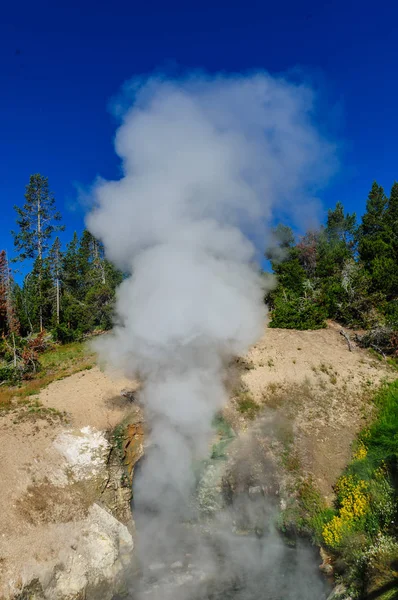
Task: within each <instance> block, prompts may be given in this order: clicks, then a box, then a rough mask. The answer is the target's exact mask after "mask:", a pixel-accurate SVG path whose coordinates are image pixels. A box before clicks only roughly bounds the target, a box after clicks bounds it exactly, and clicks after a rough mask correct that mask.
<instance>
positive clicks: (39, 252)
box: [37, 185, 43, 333]
mask: <svg viewBox="0 0 398 600" xmlns="http://www.w3.org/2000/svg"><path fill="white" fill-rule="evenodd" d="M37 255H38V258H39V320H40V333H41V332H42V331H43V300H42V289H41V287H42V277H43V272H42V271H43V262H42V258H43V248H42V239H41V198H40V185H39V186H38V189H37Z"/></svg>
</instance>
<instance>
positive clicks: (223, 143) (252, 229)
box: [87, 73, 334, 598]
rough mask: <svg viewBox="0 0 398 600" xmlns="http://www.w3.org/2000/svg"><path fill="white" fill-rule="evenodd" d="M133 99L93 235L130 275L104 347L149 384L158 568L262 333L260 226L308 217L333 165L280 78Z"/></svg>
mask: <svg viewBox="0 0 398 600" xmlns="http://www.w3.org/2000/svg"><path fill="white" fill-rule="evenodd" d="M126 90H127V91H126V94H125V97H124V98H123V102H122V104H123V105H127V106H128V107H127V109H126V110H124V111H123V114H122V123H121V125H120V128H119V129H118V131H117V135H116V143H115V146H116V152H117V153H118V155H119V156H120V157H121V160H122V169H123V172H122V177H121V179H120V180H118V181H103V180H100V181H99V182H97V184H96V185H95V188H94V195H95V207H94V208H93V210H92V212H91V214H90V215H89V216H88V219H87V224H88V227H89V229H90V231H91V232H92V233H93V234H94V235H95V236H96V237H98V238H100V239H101V240H102V241H103V243H104V245H105V249H106V253H107V256H108V258H109V259H110V260H111V261H113V262H114V263H115V265H117V266H118V267H119V268H121V269H122V270H123V271H124V272H125V273H127V274H128V278H127V279H126V280H125V281H124V282H123V283H122V285H121V286H120V288H119V290H118V296H117V308H116V324H115V327H114V330H113V333H112V334H111V335H110V336H107V338H106V339H104V340H101V341H100V343H99V345H98V347H99V349H100V352H101V353H102V355H103V357H104V358H105V359H106V360H107V362H108V363H110V364H111V365H115V366H116V367H118V368H120V367H122V368H123V369H124V371H125V372H126V374H127V375H128V376H131V377H132V376H135V375H137V374H138V375H139V376H140V378H141V380H142V381H143V390H142V401H143V403H144V405H145V409H146V418H147V421H148V424H149V428H150V432H151V433H150V436H151V440H150V449H149V451H148V453H147V456H146V460H145V463H144V465H143V467H142V469H141V470H140V473H139V475H138V476H137V481H136V483H135V507H136V514H135V516H136V519H137V529H138V551H139V553H140V554H141V555H142V556H143V557H144V558H145V560H146V561H147V562H150V561H153V560H156V558H157V556H160V555H163V556H164V555H165V554H170V553H173V552H174V551H177V550H178V549H179V548H181V546H182V544H183V543H185V538H184V536H187V535H188V534H187V533H186V532H185V533H183V532H182V531H181V530H182V529H183V528H182V527H181V526H180V524H181V523H182V522H184V521H185V520H186V519H187V518H189V517H191V516H192V510H193V509H192V503H191V502H190V498H191V493H192V488H193V485H194V483H195V482H194V475H193V469H192V464H193V462H194V461H196V460H198V459H201V458H203V457H204V456H206V455H207V454H208V444H209V439H210V435H211V422H212V418H213V416H214V414H215V413H216V411H217V410H218V409H220V407H222V405H223V404H224V402H225V399H226V398H225V391H224V386H223V369H224V366H225V364H226V362H227V361H229V360H230V358H231V357H232V356H234V355H236V354H241V353H243V352H245V351H246V350H247V348H248V347H249V346H250V345H251V344H252V343H253V342H255V341H256V339H257V338H258V336H259V335H260V334H261V333H262V328H263V324H264V316H265V307H264V303H263V297H264V289H263V283H262V278H261V276H260V275H259V267H258V265H256V263H255V258H256V246H257V250H258V251H259V252H262V249H263V247H264V245H265V237H264V224H265V223H267V222H269V220H270V216H271V214H274V212H273V211H275V210H277V211H284V212H287V211H289V212H290V214H292V215H293V218H294V215H296V216H297V215H299V216H300V217H301V218H303V215H304V216H305V214H306V207H307V206H309V205H310V204H311V203H312V199H313V196H314V194H315V193H316V189H317V188H318V186H319V185H322V184H323V183H325V180H326V179H327V177H328V176H329V174H330V171H331V168H332V165H333V163H334V159H333V148H332V147H331V145H329V144H328V143H327V142H326V141H325V140H324V139H322V137H321V135H320V134H319V132H318V131H317V129H316V128H315V126H314V124H313V119H312V110H313V94H312V92H311V90H310V89H309V88H308V87H306V86H303V85H296V84H293V83H290V82H288V81H287V80H285V79H282V78H275V77H272V76H270V75H268V74H266V73H257V74H250V75H247V76H241V75H237V76H224V75H219V76H211V77H210V76H205V75H195V76H192V77H187V78H184V79H180V80H169V79H167V78H163V77H154V78H148V79H145V80H144V79H140V80H135V81H133V82H132V83H131V84H129V85H128V86H127V87H126ZM120 112H122V111H121V109H120V108H119V113H120ZM307 214H308V212H307ZM257 242H258V244H257ZM190 535H193V534H192V533H191V534H190ZM190 543H191V545H192V539H191V540H190ZM198 551H199V550H198ZM204 554H205V553H204ZM209 562H211V561H209ZM162 597H163V598H164V597H166V594H165V593H164V594H163V595H162Z"/></svg>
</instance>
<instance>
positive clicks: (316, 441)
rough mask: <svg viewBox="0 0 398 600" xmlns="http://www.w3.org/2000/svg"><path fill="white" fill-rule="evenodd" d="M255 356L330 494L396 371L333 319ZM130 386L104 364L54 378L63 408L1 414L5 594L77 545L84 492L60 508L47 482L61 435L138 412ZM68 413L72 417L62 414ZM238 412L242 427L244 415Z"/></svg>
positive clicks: (271, 399)
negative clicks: (375, 395)
mask: <svg viewBox="0 0 398 600" xmlns="http://www.w3.org/2000/svg"><path fill="white" fill-rule="evenodd" d="M247 359H248V360H247V368H246V369H244V371H243V374H242V380H243V382H244V383H245V384H246V386H247V387H248V388H249V390H250V391H251V393H252V395H253V397H254V399H255V400H256V401H257V402H258V403H259V404H260V405H261V407H262V409H263V410H264V411H266V410H269V411H276V412H278V411H279V412H280V413H281V414H283V415H284V416H285V417H286V419H288V420H289V421H290V423H291V425H292V431H293V433H294V439H295V451H297V453H298V456H299V459H300V461H301V464H302V466H303V467H304V469H306V470H307V471H308V472H309V473H311V474H312V475H313V476H314V478H315V480H316V482H317V483H318V485H319V488H320V489H321V491H322V492H323V493H324V495H325V496H330V495H331V493H332V487H331V486H332V485H333V483H334V482H335V480H336V478H337V477H338V476H339V474H340V472H341V470H342V469H343V468H344V466H345V464H346V463H347V461H348V459H349V456H350V453H351V443H352V441H353V439H354V437H355V435H356V433H357V432H358V430H359V429H360V428H361V427H362V426H363V423H364V422H365V419H366V418H367V416H368V415H369V414H370V412H371V403H369V401H368V398H369V392H370V391H372V390H373V388H374V387H375V386H376V385H378V384H379V383H380V381H381V380H382V379H383V378H387V379H388V378H391V379H392V378H393V377H394V373H392V372H391V371H390V370H389V368H388V367H387V366H386V365H385V363H383V362H380V361H378V360H377V359H375V358H373V357H372V356H371V355H369V354H368V353H367V352H365V351H363V350H360V349H355V350H354V351H353V352H349V351H348V347H347V343H346V341H345V340H344V338H343V337H342V336H341V335H339V328H338V327H337V326H335V325H333V324H331V325H330V326H329V328H328V329H325V330H320V331H304V332H298V331H287V330H275V329H274V330H272V329H270V330H267V331H266V332H265V335H264V337H263V338H262V339H261V340H260V341H259V342H258V343H257V344H256V345H255V346H254V347H253V348H252V349H251V350H250V352H249V354H248V357H247ZM125 387H129V388H131V383H129V382H128V381H127V380H124V379H123V378H119V379H110V378H109V377H108V376H106V375H104V374H103V373H102V372H101V371H100V370H99V369H98V368H97V367H96V368H93V369H91V370H87V371H82V372H80V373H77V374H75V375H72V376H70V377H68V378H66V379H64V380H61V381H57V382H54V383H52V384H50V385H49V386H48V388H46V389H45V390H43V391H42V392H41V393H40V394H39V397H38V399H39V400H40V402H41V403H42V404H43V405H44V407H45V408H46V409H47V410H48V409H55V410H56V411H59V413H58V412H54V410H52V411H49V412H48V413H46V414H45V415H41V414H33V415H31V414H30V413H26V412H25V413H23V418H21V415H20V413H19V412H18V410H17V409H16V411H15V412H13V413H7V414H5V415H3V416H0V436H1V443H0V476H1V486H0V506H1V511H0V598H1V597H2V594H4V596H5V597H7V595H6V590H7V585H8V583H9V582H10V581H11V580H13V581H14V583H15V580H17V579H18V578H19V577H20V574H21V572H23V568H24V567H25V566H26V565H28V564H29V562H30V561H31V560H37V561H43V560H47V559H48V557H51V556H56V555H57V553H58V554H59V553H62V548H63V546H65V544H72V545H73V537H74V535H75V534H77V531H78V528H79V508H78V507H79V506H81V501H82V498H81V497H80V496H79V493H80V492H79V490H76V497H75V495H74V494H75V492H74V491H72V492H71V491H69V492H68V494H69V495H68V497H67V498H66V499H65V498H64V499H61V500H62V502H60V504H61V505H63V506H64V507H65V506H66V507H67V508H66V509H65V510H61V509H60V508H59V507H58V498H57V493H58V492H59V490H58V488H57V490H58V491H57V493H55V492H54V488H51V490H50V488H48V489H47V488H46V486H48V485H49V486H51V485H54V482H55V483H56V477H57V473H59V470H60V468H62V465H63V462H62V461H63V460H64V458H63V457H62V456H61V454H60V453H57V451H55V450H54V440H55V439H56V438H57V437H58V436H59V435H60V434H61V433H62V432H64V431H65V430H66V429H75V430H76V429H79V428H82V427H85V426H88V425H89V426H91V427H93V428H96V429H98V430H106V429H110V428H112V427H114V426H115V425H117V424H118V423H119V422H120V421H121V420H122V419H123V417H124V416H125V415H127V414H128V412H129V411H130V410H131V406H129V402H128V400H126V399H125V398H123V397H122V396H121V394H120V393H121V390H122V389H123V388H125ZM31 400H33V401H34V398H32V399H31ZM233 405H234V400H232V401H231V406H233ZM63 411H66V413H67V416H68V418H69V422H68V423H65V422H64V421H63V420H62V415H61V416H60V413H62V412H63ZM236 418H237V419H238V420H239V419H240V423H238V426H242V427H244V425H245V419H244V417H243V416H239V415H238V416H237V417H236ZM32 486H33V487H35V488H36V489H37V488H38V487H40V489H41V490H42V491H43V495H44V496H43V497H44V498H45V501H44V502H43V504H42V505H41V504H40V498H34V497H32V496H29V493H30V492H29V490H30V489H31V487H32ZM46 490H47V491H46ZM50 492H51V493H52V494H53V502H52V504H51V510H50V511H49V512H48V510H49V509H48V507H49V504H48V494H50V495H51V493H50ZM54 494H55V495H54ZM35 502H36V505H35V504H34V503H35ZM32 506H33V509H32ZM68 507H69V508H68ZM71 521H72V522H71Z"/></svg>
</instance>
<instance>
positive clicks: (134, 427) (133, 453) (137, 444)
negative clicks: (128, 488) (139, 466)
mask: <svg viewBox="0 0 398 600" xmlns="http://www.w3.org/2000/svg"><path fill="white" fill-rule="evenodd" d="M122 438H123V442H122V451H123V462H124V464H125V466H126V468H127V473H128V476H129V479H130V483H132V481H133V474H134V466H135V464H136V463H137V462H138V461H139V459H140V458H141V457H142V456H143V454H144V422H143V419H142V417H141V416H139V417H138V416H137V419H136V420H135V422H132V423H128V424H127V425H126V428H125V430H124V432H123V436H122Z"/></svg>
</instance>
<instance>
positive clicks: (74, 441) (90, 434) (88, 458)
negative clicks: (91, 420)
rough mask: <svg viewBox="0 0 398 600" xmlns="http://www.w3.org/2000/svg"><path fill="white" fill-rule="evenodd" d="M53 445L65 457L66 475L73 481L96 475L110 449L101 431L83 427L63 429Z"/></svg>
mask: <svg viewBox="0 0 398 600" xmlns="http://www.w3.org/2000/svg"><path fill="white" fill-rule="evenodd" d="M53 446H54V448H55V449H56V450H58V452H59V453H60V454H61V455H62V456H63V457H64V458H65V459H66V462H67V476H68V479H70V478H71V477H72V478H73V479H74V480H75V481H81V480H83V479H91V478H92V477H96V476H97V475H98V474H99V473H100V472H101V470H103V466H104V464H106V462H107V459H108V456H109V452H110V449H111V446H110V443H109V442H108V440H107V439H106V437H105V435H104V433H103V432H101V431H97V430H96V429H93V428H92V427H83V428H82V429H80V431H72V430H70V431H64V432H62V433H61V434H60V435H59V436H58V437H57V438H56V439H55V440H54V442H53Z"/></svg>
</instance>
